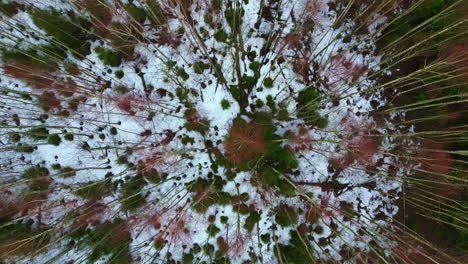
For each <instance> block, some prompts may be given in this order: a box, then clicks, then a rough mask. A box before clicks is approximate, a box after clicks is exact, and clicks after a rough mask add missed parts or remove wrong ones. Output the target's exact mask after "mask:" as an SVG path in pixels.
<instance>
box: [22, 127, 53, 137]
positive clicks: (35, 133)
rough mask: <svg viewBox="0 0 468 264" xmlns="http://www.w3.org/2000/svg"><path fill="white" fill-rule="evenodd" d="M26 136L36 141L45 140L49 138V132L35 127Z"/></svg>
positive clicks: (43, 128)
mask: <svg viewBox="0 0 468 264" xmlns="http://www.w3.org/2000/svg"><path fill="white" fill-rule="evenodd" d="M25 134H26V135H27V136H28V137H30V138H32V139H34V140H44V139H47V137H48V136H49V130H48V129H47V128H45V127H35V128H31V129H30V130H29V131H28V132H26V133H25Z"/></svg>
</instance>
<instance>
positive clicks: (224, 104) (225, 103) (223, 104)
mask: <svg viewBox="0 0 468 264" xmlns="http://www.w3.org/2000/svg"><path fill="white" fill-rule="evenodd" d="M221 107H222V108H223V110H226V109H229V107H231V104H230V103H229V101H228V100H227V99H223V100H221Z"/></svg>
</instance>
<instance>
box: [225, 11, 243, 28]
mask: <svg viewBox="0 0 468 264" xmlns="http://www.w3.org/2000/svg"><path fill="white" fill-rule="evenodd" d="M243 16H244V9H242V8H238V9H227V10H226V11H224V17H225V18H226V21H227V23H228V25H229V26H230V27H231V31H232V32H238V31H239V29H240V26H241V25H242V17H243Z"/></svg>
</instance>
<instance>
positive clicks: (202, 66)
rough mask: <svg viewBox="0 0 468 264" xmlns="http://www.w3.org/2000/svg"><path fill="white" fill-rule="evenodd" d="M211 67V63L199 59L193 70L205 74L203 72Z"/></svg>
mask: <svg viewBox="0 0 468 264" xmlns="http://www.w3.org/2000/svg"><path fill="white" fill-rule="evenodd" d="M209 68H210V65H209V64H206V63H203V62H201V61H197V62H195V63H194V64H193V71H194V72H195V73H197V74H203V72H204V71H205V70H208V69H209Z"/></svg>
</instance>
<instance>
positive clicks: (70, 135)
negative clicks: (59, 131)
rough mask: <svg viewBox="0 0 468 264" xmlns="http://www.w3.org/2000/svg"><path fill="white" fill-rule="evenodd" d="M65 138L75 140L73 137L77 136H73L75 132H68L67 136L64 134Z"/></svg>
mask: <svg viewBox="0 0 468 264" xmlns="http://www.w3.org/2000/svg"><path fill="white" fill-rule="evenodd" d="M63 138H64V139H65V140H67V141H73V139H74V138H75V136H73V134H71V133H67V134H65V136H63Z"/></svg>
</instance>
